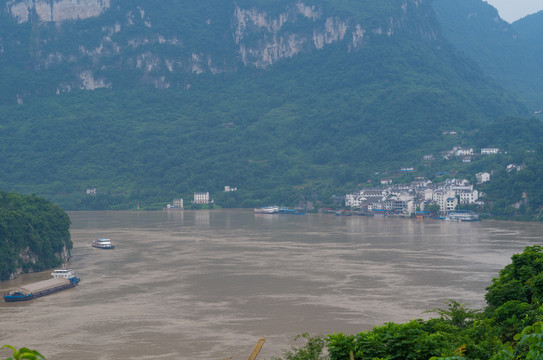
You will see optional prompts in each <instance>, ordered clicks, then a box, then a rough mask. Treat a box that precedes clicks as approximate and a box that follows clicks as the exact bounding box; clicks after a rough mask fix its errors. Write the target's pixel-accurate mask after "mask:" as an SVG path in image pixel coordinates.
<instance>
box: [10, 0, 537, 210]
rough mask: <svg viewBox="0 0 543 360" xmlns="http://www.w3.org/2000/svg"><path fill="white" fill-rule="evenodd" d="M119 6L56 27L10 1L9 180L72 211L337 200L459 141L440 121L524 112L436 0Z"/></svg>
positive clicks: (481, 123)
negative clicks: (204, 200)
mask: <svg viewBox="0 0 543 360" xmlns="http://www.w3.org/2000/svg"><path fill="white" fill-rule="evenodd" d="M112 4H113V5H112V6H111V7H110V8H109V9H107V10H106V11H105V12H104V13H103V14H101V15H99V16H97V17H92V18H85V19H77V20H66V21H63V22H58V23H55V22H44V21H41V22H40V21H37V20H36V19H34V20H29V21H28V22H20V23H19V22H17V21H16V19H14V18H13V17H12V16H10V15H9V14H8V13H6V12H5V11H4V12H0V17H2V18H1V19H0V20H1V21H0V44H1V45H2V47H3V49H4V51H3V52H2V53H0V65H2V66H1V67H0V74H1V77H0V79H1V80H0V99H1V100H0V167H1V168H2V169H3V170H4V174H3V176H2V177H1V178H0V188H1V189H4V190H8V191H16V192H19V193H24V194H31V193H35V194H38V195H40V196H43V197H45V198H47V199H50V200H52V201H54V202H55V203H57V204H60V205H61V206H62V207H63V208H64V209H66V210H84V209H127V208H131V207H136V206H140V207H141V208H161V207H163V206H164V205H165V204H166V203H168V202H171V200H172V199H173V198H178V197H183V198H184V199H185V202H186V203H188V202H189V200H190V199H192V194H193V193H194V192H196V191H209V192H210V193H211V197H212V198H214V199H215V203H216V204H217V205H218V206H224V207H252V206H260V205H269V204H282V205H294V204H296V202H297V201H299V200H311V201H319V202H320V203H321V204H328V203H330V201H331V195H333V194H343V193H345V192H346V191H351V190H353V189H354V188H356V187H358V186H359V185H360V184H363V183H366V182H367V181H368V180H372V181H373V180H375V176H376V175H375V173H377V172H382V171H385V170H389V169H397V168H400V167H402V166H413V165H414V164H418V163H419V162H420V158H421V156H422V155H423V154H426V153H436V154H437V153H439V152H440V151H443V150H445V149H448V148H451V147H452V146H454V145H456V144H457V142H458V141H459V139H457V138H446V137H443V135H442V132H443V130H447V129H451V128H452V129H455V130H458V131H459V132H461V133H463V134H474V133H476V132H477V131H478V129H480V128H484V127H486V126H488V125H489V124H492V123H494V122H495V121H500V120H501V119H505V118H506V116H507V115H515V116H524V115H526V114H527V111H526V108H525V107H524V106H523V105H522V104H521V102H520V101H518V100H517V99H516V98H515V97H513V96H512V95H511V94H510V93H508V92H507V91H506V90H504V89H503V88H502V87H500V86H499V85H498V84H497V83H496V82H494V81H493V80H491V79H489V78H488V77H487V76H486V75H485V74H484V73H483V72H482V70H481V69H480V68H479V66H478V65H477V64H476V62H475V61H472V60H470V59H469V58H468V57H467V56H465V55H463V54H460V53H459V52H457V51H456V50H455V48H454V47H453V46H451V45H450V43H449V42H448V40H447V39H446V38H444V37H443V36H442V34H441V32H440V26H439V24H438V22H437V20H436V18H435V16H434V13H433V9H432V7H431V3H429V2H420V1H418V2H413V1H408V2H407V3H406V4H403V2H401V1H397V0H387V1H370V2H357V1H349V2H338V1H332V0H328V1H318V2H316V3H315V4H312V5H311V6H309V5H308V7H307V8H304V9H303V11H302V10H300V6H301V5H300V4H299V3H296V2H293V1H289V0H284V1H281V2H271V1H259V2H257V3H253V2H245V1H241V2H240V1H238V2H228V1H213V2H205V3H201V2H197V1H189V2H187V3H186V4H184V5H181V4H179V3H178V2H173V1H166V2H161V3H160V4H157V5H156V6H153V7H152V8H149V9H147V7H146V5H147V4H144V3H138V2H137V1H134V2H129V1H123V0H117V1H112ZM402 4H403V5H402ZM6 8H8V7H7V5H6ZM144 10H145V11H144ZM254 19H258V21H257V20H254ZM278 19H286V20H285V21H284V22H283V23H281V25H280V26H279V25H278V24H279V23H277V21H278ZM4 20H5V21H4ZM259 21H260V22H259ZM274 21H275V22H274ZM273 24H275V25H273ZM343 26H345V27H346V29H347V30H346V31H345V33H344V35H343V37H341V36H340V35H341V34H342V32H341V29H343ZM357 29H358V30H357ZM355 30H356V31H359V33H358V34H359V35H356V34H357V33H356V31H355ZM360 34H363V36H362V35H360ZM321 35H322V43H321V42H318V41H316V40H314V39H315V38H319V36H321ZM357 36H360V37H357ZM288 39H290V40H288ZM319 39H320V38H319ZM355 40H356V41H355ZM274 41H275V42H274ZM355 45H356V46H355ZM266 46H270V47H269V48H268V47H266ZM266 49H267V50H266ZM205 59H207V60H205ZM268 60H269V62H268V63H266V62H265V61H268ZM89 77H90V78H89ZM83 78H84V79H86V80H85V81H83V80H81V79H83ZM91 80H92V81H91ZM91 85H92V86H91ZM93 86H94V87H93ZM81 88H84V89H87V90H81ZM89 88H93V90H89ZM505 125H506V128H507V124H505ZM506 133H507V132H506ZM469 138H470V136H469V135H468V136H467V137H465V138H463V139H462V141H466V139H469ZM503 140H504V138H503V137H500V139H498V140H497V141H503ZM485 146H492V144H486V145H485ZM530 146H531V147H532V148H534V147H535V144H534V143H533V142H531V143H530ZM436 170H437V171H444V170H447V169H444V168H441V169H436ZM427 172H429V169H422V170H421V171H420V175H428V174H426V173H427ZM224 186H234V187H237V188H238V191H237V192H233V193H223V192H222V190H223V189H224ZM88 188H96V189H97V193H98V194H97V195H96V196H87V195H86V194H85V191H86V189H88Z"/></svg>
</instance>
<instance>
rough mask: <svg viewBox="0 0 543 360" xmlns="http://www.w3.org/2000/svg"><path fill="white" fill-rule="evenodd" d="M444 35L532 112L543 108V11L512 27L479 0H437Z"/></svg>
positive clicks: (435, 5)
mask: <svg viewBox="0 0 543 360" xmlns="http://www.w3.org/2000/svg"><path fill="white" fill-rule="evenodd" d="M434 8H435V11H436V14H437V17H438V19H439V22H440V24H441V25H442V29H443V33H444V35H445V36H446V37H447V38H448V39H449V40H451V42H452V43H453V44H454V45H455V46H456V47H457V48H458V49H459V50H461V51H464V52H465V53H466V54H468V55H469V56H470V57H472V58H473V59H475V60H476V61H477V62H478V63H479V64H480V66H481V68H482V69H483V70H484V71H485V73H487V74H488V75H490V76H492V77H493V78H494V79H496V80H497V81H498V82H499V83H500V84H502V85H503V86H504V87H506V88H508V89H511V90H513V91H514V92H515V93H517V94H518V95H519V98H520V99H522V100H524V101H525V102H526V104H527V105H528V107H529V108H530V109H531V110H532V111H538V110H541V109H543V42H542V41H541V40H542V39H543V11H541V12H539V13H536V14H533V15H529V16H526V17H524V18H522V19H520V20H517V21H515V22H514V23H512V24H509V23H507V22H505V21H503V20H502V19H501V18H500V17H499V15H498V11H497V10H496V9H495V8H493V7H492V6H491V5H489V4H487V3H486V2H483V1H479V0H434Z"/></svg>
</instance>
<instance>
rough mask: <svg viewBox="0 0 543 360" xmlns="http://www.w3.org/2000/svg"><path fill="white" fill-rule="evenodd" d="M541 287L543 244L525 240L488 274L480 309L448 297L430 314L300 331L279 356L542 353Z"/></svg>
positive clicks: (344, 358)
mask: <svg viewBox="0 0 543 360" xmlns="http://www.w3.org/2000/svg"><path fill="white" fill-rule="evenodd" d="M542 289H543V247H542V246H539V245H537V246H530V247H527V248H526V249H525V250H524V251H523V252H522V253H521V254H515V255H513V256H512V262H511V263H510V264H509V265H507V266H505V267H504V268H503V269H502V270H501V271H500V273H499V276H498V277H497V278H494V279H493V280H492V282H491V284H490V285H489V286H488V287H487V293H486V295H485V299H486V302H487V306H486V307H485V308H484V309H481V310H473V309H470V308H468V307H467V306H466V305H465V304H461V303H459V302H457V301H454V300H450V301H448V302H447V305H448V308H447V309H436V310H433V311H431V312H432V313H434V314H435V315H437V316H435V317H433V318H431V319H429V320H421V319H417V320H412V321H409V322H407V323H402V324H396V323H386V324H384V325H381V326H376V327H374V328H373V329H372V330H369V331H363V332H360V333H358V334H354V335H346V334H343V333H335V334H330V335H327V336H313V337H311V336H309V335H308V334H304V335H303V337H304V338H305V339H306V344H305V345H304V346H303V347H300V348H292V349H291V350H288V351H285V352H284V354H283V359H285V360H349V359H351V360H353V359H354V360H376V359H381V360H382V359H386V360H429V359H434V360H435V359H442V360H462V359H478V360H489V359H492V360H506V359H510V360H512V359H542V358H543V326H542V325H541V323H539V322H540V321H542V320H543V306H542V305H541V304H542V302H543V290H542ZM275 360H280V359H279V358H276V359H275Z"/></svg>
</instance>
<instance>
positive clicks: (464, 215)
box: [444, 210, 479, 221]
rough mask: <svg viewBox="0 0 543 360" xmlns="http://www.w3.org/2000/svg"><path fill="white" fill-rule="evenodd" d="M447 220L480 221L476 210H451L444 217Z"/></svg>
mask: <svg viewBox="0 0 543 360" xmlns="http://www.w3.org/2000/svg"><path fill="white" fill-rule="evenodd" d="M444 220H445V221H479V214H477V213H476V212H474V211H462V210H456V211H451V212H450V213H449V214H448V215H447V216H445V218H444Z"/></svg>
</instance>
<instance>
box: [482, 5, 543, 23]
mask: <svg viewBox="0 0 543 360" xmlns="http://www.w3.org/2000/svg"><path fill="white" fill-rule="evenodd" d="M485 1H486V2H487V3H489V4H490V5H492V6H494V7H495V8H496V9H498V12H499V13H500V17H501V18H502V19H504V20H505V21H507V22H510V23H511V22H514V21H515V20H518V19H520V18H523V17H525V16H526V15H529V14H533V13H536V12H538V11H540V10H543V0H485Z"/></svg>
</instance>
